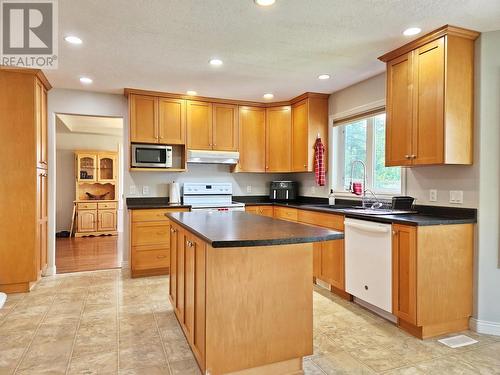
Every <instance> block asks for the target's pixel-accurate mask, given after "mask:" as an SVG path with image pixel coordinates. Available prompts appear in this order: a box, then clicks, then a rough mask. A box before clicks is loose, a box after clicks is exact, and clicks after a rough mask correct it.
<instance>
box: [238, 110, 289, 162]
mask: <svg viewBox="0 0 500 375" xmlns="http://www.w3.org/2000/svg"><path fill="white" fill-rule="evenodd" d="M291 116H292V115H291V108H290V106H283V107H271V108H266V172H289V171H290V169H291V157H292V152H291V142H292V117H291ZM243 142H245V140H243Z"/></svg>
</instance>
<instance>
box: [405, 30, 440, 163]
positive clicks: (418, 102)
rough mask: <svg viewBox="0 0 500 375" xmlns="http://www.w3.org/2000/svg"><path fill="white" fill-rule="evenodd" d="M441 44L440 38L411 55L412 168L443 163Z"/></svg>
mask: <svg viewBox="0 0 500 375" xmlns="http://www.w3.org/2000/svg"><path fill="white" fill-rule="evenodd" d="M444 44H445V37H442V38H439V39H437V40H435V41H433V42H431V43H428V44H426V45H425V46H423V47H420V48H418V49H416V50H415V51H414V52H413V87H414V90H415V92H414V95H413V108H414V109H415V110H414V111H413V123H414V126H413V147H412V150H413V151H412V159H413V164H415V165H419V164H421V165H426V164H442V163H443V162H444V70H445V69H444V67H445V59H444Z"/></svg>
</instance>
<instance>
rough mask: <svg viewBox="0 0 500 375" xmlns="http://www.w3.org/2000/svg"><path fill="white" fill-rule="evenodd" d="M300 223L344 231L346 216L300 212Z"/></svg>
mask: <svg viewBox="0 0 500 375" xmlns="http://www.w3.org/2000/svg"><path fill="white" fill-rule="evenodd" d="M298 221H299V222H301V223H305V224H312V225H317V226H320V227H325V228H329V229H335V230H341V231H343V230H344V215H336V214H326V213H324V212H314V211H307V210H299V214H298Z"/></svg>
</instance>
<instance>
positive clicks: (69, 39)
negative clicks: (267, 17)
mask: <svg viewBox="0 0 500 375" xmlns="http://www.w3.org/2000/svg"><path fill="white" fill-rule="evenodd" d="M64 40H65V41H66V42H68V43H71V44H82V43H83V42H82V40H81V39H80V38H78V37H77V36H74V35H68V36H67V37H65V38H64Z"/></svg>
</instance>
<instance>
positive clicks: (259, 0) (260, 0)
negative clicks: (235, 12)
mask: <svg viewBox="0 0 500 375" xmlns="http://www.w3.org/2000/svg"><path fill="white" fill-rule="evenodd" d="M254 1H255V4H257V5H260V6H261V7H268V6H269V5H273V4H274V3H275V2H276V0H254Z"/></svg>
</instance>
